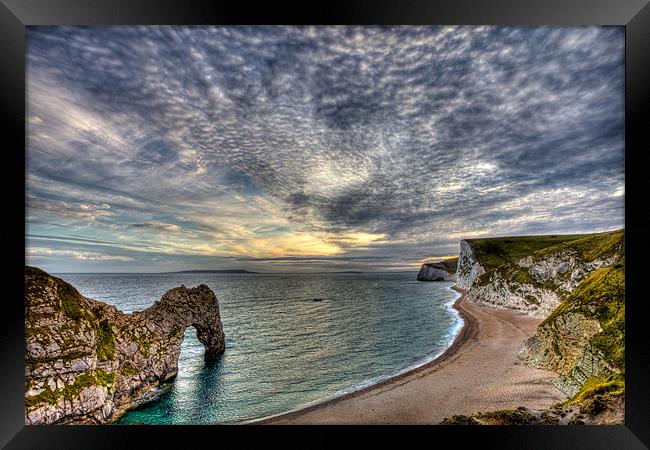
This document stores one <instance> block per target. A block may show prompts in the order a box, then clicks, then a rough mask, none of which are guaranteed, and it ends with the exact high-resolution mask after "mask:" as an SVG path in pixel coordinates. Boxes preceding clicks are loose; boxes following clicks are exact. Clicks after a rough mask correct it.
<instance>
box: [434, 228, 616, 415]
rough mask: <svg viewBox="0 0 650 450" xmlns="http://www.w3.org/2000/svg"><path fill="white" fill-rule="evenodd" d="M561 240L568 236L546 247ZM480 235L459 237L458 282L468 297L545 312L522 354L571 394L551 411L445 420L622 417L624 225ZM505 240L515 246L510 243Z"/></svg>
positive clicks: (565, 392) (520, 411)
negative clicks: (570, 232) (592, 230)
mask: <svg viewBox="0 0 650 450" xmlns="http://www.w3.org/2000/svg"><path fill="white" fill-rule="evenodd" d="M550 238H552V239H550ZM526 239H528V241H526ZM536 239H539V240H540V241H541V242H534V241H535V240H536ZM558 240H562V241H563V242H559V243H558V242H555V243H552V245H546V244H547V243H548V242H552V241H558ZM481 241H482V242H480V243H477V242H475V241H464V243H461V255H460V259H459V271H458V277H459V278H458V279H459V284H460V281H461V280H462V281H463V283H464V286H462V287H465V288H469V291H468V292H467V294H466V295H467V298H468V299H469V300H470V301H472V300H473V301H476V302H483V303H487V304H490V305H492V306H497V307H504V308H513V309H517V310H520V311H523V312H526V313H528V314H530V315H533V316H537V317H544V318H545V319H544V321H543V322H542V323H541V324H540V325H539V327H538V329H537V333H536V334H535V336H533V337H532V338H530V339H529V340H528V342H527V343H526V345H525V347H524V348H523V349H522V350H521V352H520V353H519V357H520V359H522V361H523V362H525V363H526V364H528V365H531V366H534V367H538V368H541V369H547V370H552V371H555V372H557V373H558V374H559V375H560V377H559V378H558V379H556V380H555V381H554V382H553V384H554V385H555V386H556V387H557V388H558V389H559V390H560V391H562V392H563V393H564V394H565V395H566V396H567V397H568V398H567V400H566V401H564V402H563V403H561V404H558V405H556V406H555V407H554V408H552V409H550V410H546V411H529V410H525V409H522V408H520V409H519V410H503V411H495V412H490V413H483V414H478V415H477V416H454V417H452V418H448V419H446V420H445V422H444V423H459V424H464V423H472V424H479V423H511V424H512V423H518V424H519V423H595V424H605V423H621V422H622V421H623V415H624V403H625V401H624V400H625V359H624V355H625V233H624V231H623V230H619V231H613V232H608V233H599V234H592V235H583V236H578V237H574V238H571V237H570V236H557V237H556V236H552V237H529V238H521V239H520V240H519V241H517V238H498V239H494V240H491V239H484V240H481ZM504 243H507V244H510V248H505V249H504V245H503V244H504ZM477 244H480V245H477ZM540 247H541V248H540ZM526 253H528V254H526ZM481 271H483V273H481V274H479V275H478V276H477V275H476V274H477V273H480V272H481Z"/></svg>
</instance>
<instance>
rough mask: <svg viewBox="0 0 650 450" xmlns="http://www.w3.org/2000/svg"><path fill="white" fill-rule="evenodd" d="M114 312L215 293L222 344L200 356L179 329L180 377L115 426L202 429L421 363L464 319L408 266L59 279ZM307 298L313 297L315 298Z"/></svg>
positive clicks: (445, 292) (192, 335)
mask: <svg viewBox="0 0 650 450" xmlns="http://www.w3.org/2000/svg"><path fill="white" fill-rule="evenodd" d="M57 276H59V277H61V278H63V279H64V280H66V281H68V282H70V283H72V284H73V285H74V286H75V287H76V288H77V289H78V290H79V291H80V292H81V293H82V294H83V295H85V296H86V297H90V298H94V299H97V300H101V301H104V302H107V303H110V304H113V305H116V306H117V307H118V308H119V309H121V310H122V311H124V312H132V311H136V310H140V309H144V308H147V307H149V306H150V305H151V304H152V303H153V302H154V301H155V300H157V299H159V298H160V297H161V296H162V295H163V294H164V293H165V292H166V291H167V290H169V289H171V288H173V287H176V286H180V285H181V284H184V285H185V286H187V287H194V286H197V285H199V284H201V283H205V284H207V285H208V286H210V288H211V289H212V290H213V291H214V292H215V294H216V296H217V299H218V300H219V307H220V310H221V320H222V322H223V327H224V332H225V334H226V351H225V352H224V354H223V355H222V356H221V357H220V358H219V359H218V360H217V361H215V362H213V363H210V364H206V363H205V362H204V360H203V346H202V345H201V343H200V342H199V341H198V340H197V338H196V331H195V330H194V328H191V327H190V328H188V329H187V330H186V332H185V339H184V341H183V345H182V347H181V355H180V361H179V371H178V376H177V377H176V379H175V380H174V381H173V382H170V383H166V384H165V385H164V386H163V387H162V388H161V389H160V394H159V396H158V397H157V398H156V399H155V400H153V401H151V402H148V403H146V404H144V405H142V406H140V407H139V408H138V409H136V410H132V411H129V412H128V413H127V414H126V415H125V416H123V417H122V418H121V419H120V420H119V421H118V422H117V423H120V424H132V423H147V424H210V423H223V422H237V421H244V420H250V419H254V418H260V417H265V416H269V415H273V414H278V413H281V412H284V411H288V410H291V409H294V408H297V407H300V406H305V405H307V404H310V403H313V402H315V401H318V400H322V399H324V398H329V397H333V396H336V395H340V394H342V393H344V392H349V391H352V390H356V389H359V388H360V387H363V386H367V385H368V384H372V383H376V382H377V381H379V380H382V379H384V378H387V377H389V376H392V375H395V374H398V373H399V372H401V371H404V370H405V369H408V368H410V367H414V366H417V365H420V364H423V363H425V362H427V361H430V360H431V359H433V358H434V357H435V356H437V355H438V354H440V353H441V352H443V351H444V350H445V349H446V348H447V347H448V346H449V345H450V344H451V342H452V340H453V338H454V336H455V334H456V333H457V332H458V331H459V330H460V328H461V326H462V321H461V319H460V317H459V316H458V313H457V312H456V311H455V310H454V309H453V308H452V307H451V304H452V303H453V301H454V300H455V299H456V298H457V297H458V294H457V293H456V292H455V291H453V290H451V289H450V287H451V286H452V283H447V282H444V283H443V282H436V283H426V282H418V281H415V276H416V274H415V273H392V274H388V273H375V274H309V275H307V274H300V275H295V274H292V275H266V274H264V275H262V274H59V275H57ZM314 298H319V299H322V301H319V302H314V301H313V299H314Z"/></svg>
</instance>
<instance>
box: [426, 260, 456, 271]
mask: <svg viewBox="0 0 650 450" xmlns="http://www.w3.org/2000/svg"><path fill="white" fill-rule="evenodd" d="M426 265H427V266H432V267H437V268H438V269H442V270H446V271H447V272H449V273H455V272H456V270H457V267H458V258H457V257H456V258H447V259H444V260H442V261H439V262H435V263H426Z"/></svg>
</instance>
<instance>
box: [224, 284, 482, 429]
mask: <svg viewBox="0 0 650 450" xmlns="http://www.w3.org/2000/svg"><path fill="white" fill-rule="evenodd" d="M450 289H452V290H454V291H456V292H458V293H459V294H460V296H459V297H458V298H457V299H456V300H455V301H454V303H453V304H452V307H453V308H454V309H455V310H456V311H457V312H458V314H459V316H460V318H461V320H462V321H463V324H462V326H461V329H460V330H459V331H458V333H457V334H456V336H455V337H454V340H453V342H452V343H451V345H450V346H449V347H447V348H446V349H445V350H444V351H443V352H442V353H441V354H440V355H438V356H437V357H435V358H434V359H432V360H431V361H427V362H426V363H424V364H422V365H419V366H416V367H413V368H412V369H407V370H405V371H404V372H401V373H398V374H395V375H393V376H390V377H388V378H385V379H383V380H380V381H378V382H377V383H373V384H370V385H368V386H364V387H362V388H360V389H356V390H354V391H351V392H346V393H343V394H341V395H339V396H336V397H334V398H326V399H324V400H317V401H316V402H315V403H313V404H310V405H307V406H304V407H298V408H295V409H291V410H289V411H285V412H281V413H278V414H273V415H271V416H267V417H262V418H260V419H251V420H247V421H243V422H236V423H235V424H241V425H259V424H271V423H273V422H275V421H276V420H279V419H290V418H292V417H295V416H299V415H301V414H303V413H307V412H310V411H313V410H316V409H318V408H321V407H323V406H326V405H328V404H331V403H336V402H340V401H344V400H347V399H350V398H354V397H356V396H359V395H362V394H364V393H366V392H369V391H373V390H375V389H378V388H381V387H383V386H385V385H389V384H391V383H395V382H397V381H399V380H400V379H403V378H405V377H408V376H412V375H414V374H417V373H418V372H420V371H423V370H427V369H431V368H433V367H435V366H436V365H439V364H441V363H443V362H444V361H446V360H448V359H449V358H451V357H452V356H453V355H454V354H455V353H456V352H457V351H458V350H459V349H460V347H461V346H462V345H463V343H465V341H467V340H468V339H469V338H470V337H471V336H472V335H475V334H476V333H477V332H478V330H477V322H476V318H475V317H473V316H472V315H471V314H470V313H468V312H467V311H466V310H464V309H463V308H462V306H461V302H462V301H463V300H464V299H465V293H466V292H467V291H466V290H464V289H461V288H459V287H458V286H456V285H453V286H450Z"/></svg>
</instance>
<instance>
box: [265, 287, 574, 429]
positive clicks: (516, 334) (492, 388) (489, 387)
mask: <svg viewBox="0 0 650 450" xmlns="http://www.w3.org/2000/svg"><path fill="white" fill-rule="evenodd" d="M454 307H455V308H456V309H457V310H458V311H459V313H460V314H461V317H462V318H463V320H464V321H465V325H464V327H463V329H462V330H461V332H460V333H459V334H458V336H457V337H456V339H455V341H454V343H453V344H452V346H451V347H450V348H449V349H447V351H446V352H445V353H444V354H443V355H441V356H440V357H439V358H437V359H435V360H434V361H432V362H430V363H428V364H426V365H424V366H421V367H419V368H416V369H414V370H412V371H410V372H407V373H405V374H402V375H400V376H397V377H394V378H391V379H389V380H385V381H383V382H381V383H379V384H376V385H373V386H370V387H368V388H365V389H362V390H360V391H356V392H353V393H350V394H347V395H345V396H342V397H338V398H336V399H333V400H329V401H326V402H323V403H319V404H316V405H314V406H310V407H308V408H305V409H301V410H297V411H292V412H288V413H285V414H281V415H278V416H274V417H272V418H267V419H263V420H261V421H256V422H253V423H265V424H437V423H439V422H440V421H441V420H442V419H444V418H445V417H450V416H452V415H455V414H475V413H478V412H486V411H494V410H498V409H514V408H517V407H519V406H525V407H528V408H531V409H545V408H548V407H550V406H551V405H553V404H554V403H556V402H558V401H560V400H562V399H564V396H563V394H562V393H561V392H560V391H559V390H557V389H556V388H555V387H554V386H553V385H552V384H550V382H549V381H550V380H551V379H553V378H556V377H557V376H558V375H557V374H556V373H554V372H549V371H546V370H540V369H535V368H532V367H528V366H525V365H523V363H522V362H521V361H519V360H518V358H517V353H518V352H519V350H521V348H522V347H523V346H524V344H525V342H526V340H527V339H528V338H529V337H531V336H533V335H534V334H535V331H536V328H537V325H539V323H540V322H541V319H537V318H533V317H529V316H527V315H525V314H523V313H520V312H516V311H513V310H507V309H498V308H493V307H490V306H486V305H480V304H475V303H470V302H468V301H466V300H465V297H464V296H461V297H460V298H459V299H458V300H457V301H456V303H455V304H454Z"/></svg>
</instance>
